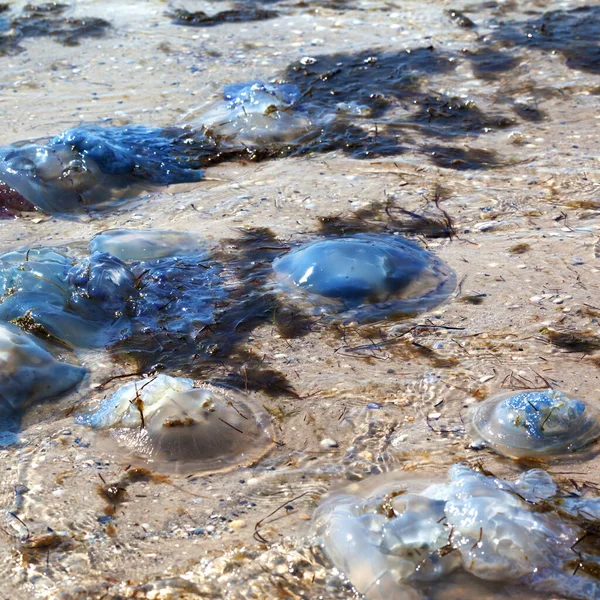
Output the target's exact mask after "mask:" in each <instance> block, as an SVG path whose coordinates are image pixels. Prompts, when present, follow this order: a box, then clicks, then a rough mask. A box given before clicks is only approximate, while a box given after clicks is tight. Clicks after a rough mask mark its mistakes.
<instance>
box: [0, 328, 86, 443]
mask: <svg viewBox="0 0 600 600" xmlns="http://www.w3.org/2000/svg"><path fill="white" fill-rule="evenodd" d="M84 375H85V369H82V368H81V367H77V366H75V365H70V364H68V363H64V362H60V361H58V360H56V359H55V358H54V357H53V356H52V354H50V352H48V350H47V349H46V348H45V347H44V345H43V343H42V342H40V341H38V340H36V338H34V337H33V336H32V335H30V334H28V333H25V332H23V331H21V330H19V329H17V328H16V327H14V326H12V325H6V324H4V325H0V446H6V445H8V444H11V443H14V442H15V441H16V439H17V438H16V432H17V431H18V427H19V421H20V414H21V413H22V411H23V410H24V409H25V408H27V407H28V406H30V405H31V404H32V403H34V402H36V401H38V400H44V399H45V398H51V397H54V396H58V395H59V394H62V393H63V392H66V391H67V390H69V389H70V388H72V387H73V386H75V385H77V384H78V383H79V382H80V381H81V380H82V379H83V377H84Z"/></svg>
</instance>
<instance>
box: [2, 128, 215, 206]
mask: <svg viewBox="0 0 600 600" xmlns="http://www.w3.org/2000/svg"><path fill="white" fill-rule="evenodd" d="M190 136H191V133H190V131H189V130H188V129H185V128H171V129H158V128H152V127H144V126H139V125H134V126H128V127H98V126H94V125H85V126H80V127H76V128H74V129H70V130H68V131H66V132H65V133H62V134H61V135H59V136H57V137H55V138H54V139H52V140H51V141H49V142H48V143H47V144H46V145H44V146H41V145H34V144H16V145H13V146H9V147H6V148H3V149H2V150H0V180H1V181H2V182H4V183H5V184H7V185H8V186H10V187H12V188H13V189H15V190H17V192H19V194H21V196H23V197H24V198H25V199H26V200H28V201H29V202H31V203H32V204H34V205H35V206H37V207H39V208H41V209H42V210H44V211H46V212H49V213H62V212H72V211H81V210H82V209H84V208H85V207H88V206H96V205H102V204H105V203H107V202H112V201H114V200H118V199H124V198H129V197H132V196H136V195H138V194H139V193H140V191H142V190H143V189H146V188H148V187H149V186H150V185H151V184H156V185H167V184H171V183H186V182H193V181H198V180H200V179H201V178H202V172H201V171H200V163H199V160H200V155H201V154H202V151H201V148H199V146H201V145H202V144H203V140H202V139H199V138H198V139H195V140H194V139H192V138H191V137H190Z"/></svg>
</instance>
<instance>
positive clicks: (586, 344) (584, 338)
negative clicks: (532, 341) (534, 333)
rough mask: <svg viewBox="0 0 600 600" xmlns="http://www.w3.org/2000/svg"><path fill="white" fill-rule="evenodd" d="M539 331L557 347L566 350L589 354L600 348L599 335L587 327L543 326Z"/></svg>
mask: <svg viewBox="0 0 600 600" xmlns="http://www.w3.org/2000/svg"><path fill="white" fill-rule="evenodd" d="M541 333H542V334H544V335H545V336H546V338H547V339H548V341H549V342H550V343H551V344H552V345H553V346H556V347H557V348H561V349H562V350H566V351H567V352H583V353H584V354H589V353H591V352H594V351H595V350H598V348H600V336H598V335H596V334H595V333H594V332H593V331H591V330H589V329H587V330H584V329H578V330H577V329H554V328H552V329H551V328H549V327H544V328H543V329H542V330H541Z"/></svg>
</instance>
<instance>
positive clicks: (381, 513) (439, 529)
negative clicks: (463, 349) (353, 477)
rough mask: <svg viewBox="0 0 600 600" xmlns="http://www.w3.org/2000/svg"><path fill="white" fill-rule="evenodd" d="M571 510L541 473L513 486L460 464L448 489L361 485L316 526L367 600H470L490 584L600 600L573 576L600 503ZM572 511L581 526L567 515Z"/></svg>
mask: <svg viewBox="0 0 600 600" xmlns="http://www.w3.org/2000/svg"><path fill="white" fill-rule="evenodd" d="M570 500H571V498H564V497H563V496H562V495H561V493H560V492H559V491H558V488H557V486H556V484H554V482H553V481H552V478H551V477H550V476H549V475H548V473H546V472H545V471H542V470H540V469H533V470H530V471H527V472H525V473H523V474H521V475H520V476H519V478H518V479H517V480H516V481H508V480H503V479H500V478H497V477H495V476H493V475H485V474H483V473H480V472H478V471H475V470H473V469H471V468H470V467H468V466H466V465H463V464H456V465H453V466H452V467H451V468H450V472H449V477H448V479H447V480H444V479H440V480H438V481H435V482H432V481H431V478H430V477H425V476H423V477H418V476H414V475H413V476H412V477H411V476H410V475H407V474H406V473H405V472H399V473H389V474H387V475H385V476H383V477H381V478H372V479H371V480H367V481H365V482H362V483H359V484H354V485H353V486H350V488H348V489H346V490H341V491H339V492H337V493H334V494H332V495H331V496H330V497H329V498H327V499H326V500H325V501H324V502H323V503H322V504H321V506H320V507H319V508H318V509H317V512H316V514H315V517H314V521H313V524H314V529H315V533H316V535H317V540H318V541H319V542H320V543H321V545H322V546H323V548H324V550H325V552H326V554H327V555H328V556H329V558H330V559H331V561H332V562H333V563H334V565H335V566H336V567H337V568H338V569H340V570H341V571H343V572H344V573H345V574H346V575H347V577H348V578H349V580H350V582H351V583H352V584H353V585H354V586H355V587H356V589H357V590H358V591H359V592H361V593H363V594H364V595H365V596H366V597H367V598H368V599H369V600H374V599H381V600H383V599H384V598H394V597H402V598H405V597H406V598H411V599H412V598H424V597H425V594H424V593H425V592H427V597H436V598H437V597H444V595H443V590H448V589H450V587H451V586H452V585H458V586H460V587H459V588H458V589H459V590H461V592H462V595H461V597H470V591H471V592H475V591H477V590H481V588H482V586H483V587H484V589H485V586H486V582H487V586H488V588H487V589H489V590H490V591H491V590H493V589H494V585H496V584H500V585H502V586H503V589H505V590H509V589H510V588H511V586H514V590H517V589H521V588H522V586H527V587H530V588H531V589H533V590H535V591H538V592H541V593H546V594H550V595H556V594H560V595H562V596H565V597H567V598H571V599H577V600H583V599H585V598H597V597H599V594H600V584H599V583H598V581H597V580H596V579H594V578H593V577H589V576H588V575H587V574H585V573H584V572H583V570H582V571H581V572H578V570H576V569H573V561H574V552H573V544H575V543H578V541H581V536H582V535H583V534H584V532H586V531H588V530H589V528H590V527H592V525H593V522H594V519H595V514H596V512H597V511H598V510H600V504H599V503H598V500H599V499H598V498H591V497H587V496H585V497H584V496H579V497H577V499H576V500H577V503H575V502H570V504H569V501H570ZM565 501H567V504H566V505H567V506H568V511H570V515H574V514H575V511H577V510H579V511H580V513H577V518H574V517H573V516H569V515H566V514H565V509H564V507H565ZM588 535H590V543H589V544H588V545H587V546H585V547H583V546H581V548H580V552H581V554H580V556H579V559H580V560H581V561H582V562H585V563H586V564H589V565H590V567H591V568H592V569H596V570H597V569H598V568H600V559H599V558H598V553H597V552H596V551H595V550H592V552H591V553H590V554H588V552H589V549H593V548H594V547H596V548H597V544H598V542H599V541H600V540H599V539H598V534H597V532H596V533H592V534H588ZM588 561H589V562H588ZM575 562H577V561H575ZM436 591H437V593H436ZM422 592H423V593H422Z"/></svg>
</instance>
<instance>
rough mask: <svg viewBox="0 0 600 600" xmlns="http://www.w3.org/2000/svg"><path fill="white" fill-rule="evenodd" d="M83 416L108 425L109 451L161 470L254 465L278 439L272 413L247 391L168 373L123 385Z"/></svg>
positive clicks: (93, 424) (99, 426)
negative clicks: (271, 422)
mask: <svg viewBox="0 0 600 600" xmlns="http://www.w3.org/2000/svg"><path fill="white" fill-rule="evenodd" d="M77 421H78V422H79V423H82V424H85V425H90V426H91V427H94V428H97V429H102V430H105V431H106V433H107V436H106V438H104V442H108V444H111V445H112V447H111V449H110V450H109V453H111V452H113V453H115V454H121V455H124V460H126V462H128V463H130V462H132V463H138V464H140V463H141V464H142V465H145V466H148V467H150V468H152V469H153V470H156V471H167V472H177V473H182V472H215V471H221V470H226V469H229V468H233V467H235V466H240V465H250V464H252V463H254V462H255V461H257V460H258V459H259V458H261V457H262V456H263V455H264V454H265V453H266V452H267V451H268V450H269V448H270V447H271V445H272V443H273V432H272V429H271V426H270V422H269V419H268V417H267V415H266V413H265V412H264V411H262V409H260V408H259V407H258V406H257V405H256V404H255V403H254V402H253V401H252V400H251V399H250V398H249V397H248V396H246V395H245V394H242V393H241V392H238V391H236V390H232V389H229V388H220V387H214V386H211V385H203V386H201V387H194V382H193V380H191V379H186V378H182V377H169V376H167V375H158V376H157V377H155V378H150V379H145V380H142V381H138V382H134V383H128V384H126V385H124V386H122V387H121V388H120V389H119V390H118V391H117V392H116V393H115V394H114V395H113V396H112V397H110V398H108V399H105V400H103V401H102V402H101V403H100V405H99V406H98V407H97V408H96V410H95V411H93V412H90V413H88V414H85V415H82V416H80V417H78V418H77ZM100 443H102V441H101V442H100ZM102 445H103V447H107V443H104V444H102ZM115 445H116V446H118V447H119V448H120V452H118V451H117V450H116V449H115V448H114V446H115Z"/></svg>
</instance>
